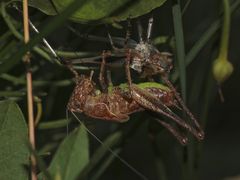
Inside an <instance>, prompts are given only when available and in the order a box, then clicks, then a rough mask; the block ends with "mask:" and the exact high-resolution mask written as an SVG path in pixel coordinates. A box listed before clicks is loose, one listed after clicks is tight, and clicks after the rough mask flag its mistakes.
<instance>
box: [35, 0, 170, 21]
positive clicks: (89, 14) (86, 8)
mask: <svg viewBox="0 0 240 180" xmlns="http://www.w3.org/2000/svg"><path fill="white" fill-rule="evenodd" d="M79 1H81V3H82V6H81V7H80V8H79V9H78V10H77V11H76V12H75V13H74V14H73V15H72V16H71V17H70V19H71V20H73V21H75V22H80V23H87V22H91V21H99V20H102V22H106V21H107V22H114V21H123V20H126V19H127V18H128V17H129V16H131V18H135V17H138V16H141V15H143V14H146V13H148V12H150V11H151V10H153V9H155V8H157V7H160V6H161V5H162V4H163V3H164V2H165V1H166V0H135V1H132V0H114V1H113V0H112V1H109V0H79ZM72 2H74V0H53V4H54V6H55V8H56V10H57V12H56V11H55V10H54V6H53V5H52V4H51V3H50V1H48V0H44V1H43V0H31V1H30V5H31V6H33V7H35V8H38V9H39V10H41V11H42V12H44V13H45V14H47V15H56V14H57V13H60V12H62V11H63V10H64V9H65V8H66V7H67V6H69V5H70V4H71V3H72Z"/></svg>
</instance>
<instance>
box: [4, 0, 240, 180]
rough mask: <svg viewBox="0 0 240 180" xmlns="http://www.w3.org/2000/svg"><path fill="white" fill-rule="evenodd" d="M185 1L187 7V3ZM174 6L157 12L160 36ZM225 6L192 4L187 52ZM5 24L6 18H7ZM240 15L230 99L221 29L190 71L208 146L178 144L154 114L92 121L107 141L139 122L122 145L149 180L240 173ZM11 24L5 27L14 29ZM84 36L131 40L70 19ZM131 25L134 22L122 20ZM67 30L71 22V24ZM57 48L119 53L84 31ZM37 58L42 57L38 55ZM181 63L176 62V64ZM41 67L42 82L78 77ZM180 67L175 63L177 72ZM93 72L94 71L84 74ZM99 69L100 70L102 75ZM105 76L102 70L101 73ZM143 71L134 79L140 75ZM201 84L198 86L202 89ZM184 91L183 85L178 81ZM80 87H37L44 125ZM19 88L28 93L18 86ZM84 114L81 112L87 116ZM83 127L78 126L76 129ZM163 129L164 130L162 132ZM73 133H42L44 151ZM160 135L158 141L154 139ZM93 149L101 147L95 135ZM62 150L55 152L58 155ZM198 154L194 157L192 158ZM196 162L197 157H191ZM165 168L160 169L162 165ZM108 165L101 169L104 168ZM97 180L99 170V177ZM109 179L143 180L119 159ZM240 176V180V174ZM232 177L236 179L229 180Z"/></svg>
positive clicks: (118, 79)
mask: <svg viewBox="0 0 240 180" xmlns="http://www.w3.org/2000/svg"><path fill="white" fill-rule="evenodd" d="M184 4H185V1H184V2H182V6H184ZM171 6H172V2H171V1H167V2H166V3H165V4H164V5H163V6H162V7H160V8H157V9H155V10H154V11H153V16H154V26H153V33H152V37H153V39H154V37H158V36H172V35H173V34H174V31H173V23H172V12H171ZM9 12H10V13H11V15H12V16H13V17H14V18H16V19H17V20H19V21H20V19H18V18H20V17H18V15H17V13H16V12H14V10H11V8H9ZM220 12H221V2H220V1H218V0H211V1H207V0H202V1H192V2H191V3H190V5H189V7H188V8H187V10H186V12H185V14H184V15H183V28H184V29H183V30H184V40H185V48H186V52H189V50H190V49H191V48H192V46H193V45H194V43H195V42H197V41H198V40H199V38H200V37H201V35H202V34H203V33H204V32H205V31H206V30H207V29H208V28H209V26H210V25H211V24H212V23H213V22H214V21H215V20H216V19H217V18H218V17H220V16H219V15H220ZM30 15H31V17H32V20H33V21H35V22H37V23H41V22H42V21H44V20H46V19H47V18H48V17H47V16H45V15H44V14H42V13H41V12H39V11H37V10H35V9H33V8H32V9H30ZM149 16H150V14H146V15H144V16H142V17H141V22H142V24H143V25H144V27H145V29H146V26H147V21H148V18H149ZM1 21H2V20H1ZM135 22H136V20H135V19H133V20H132V24H133V27H132V36H131V38H132V39H135V40H137V32H136V23H135ZM239 22H240V11H239V8H238V10H236V11H235V13H234V14H232V22H231V33H230V44H229V60H230V61H231V62H232V64H233V66H234V72H233V74H232V75H231V76H230V78H229V79H228V80H227V81H226V82H225V83H224V84H222V85H221V89H222V92H223V95H224V98H225V101H224V102H221V101H220V97H219V95H218V88H219V87H218V86H217V83H216V82H215V81H214V80H213V79H212V78H213V77H212V75H211V68H212V62H213V60H214V59H215V58H216V57H217V53H218V47H219V37H220V31H218V32H217V33H215V34H214V36H213V37H212V38H211V39H210V40H209V41H208V43H207V44H206V45H205V47H204V48H203V49H202V50H201V51H200V53H199V54H198V56H197V57H196V58H195V59H194V61H193V62H192V63H191V64H190V65H189V66H188V67H187V76H186V77H187V100H188V101H187V105H188V107H189V108H190V109H191V111H192V112H193V113H194V114H195V115H196V116H197V117H198V118H199V119H200V122H201V123H202V124H204V128H205V133H206V137H205V139H204V141H203V142H197V140H196V139H194V138H191V143H190V144H189V145H188V146H187V147H182V146H181V145H179V144H178V142H177V141H176V140H175V139H174V138H173V136H172V135H171V134H169V133H168V132H167V131H166V130H164V129H163V128H162V127H161V126H159V125H158V124H156V123H155V122H153V121H152V120H151V119H150V118H149V114H148V113H137V114H134V115H132V116H131V120H130V121H129V122H127V123H126V124H122V125H117V124H115V123H108V122H100V121H97V120H89V119H88V120H86V121H87V124H89V128H90V129H92V130H93V131H94V132H95V134H96V135H97V136H99V137H100V138H101V139H103V138H104V137H107V136H108V135H109V134H111V133H112V132H113V131H114V130H115V129H118V128H123V130H125V129H128V128H130V129H131V127H132V126H133V125H134V123H136V122H139V124H140V125H139V127H138V129H137V130H136V131H135V132H134V133H133V134H132V135H131V136H129V137H128V138H126V139H125V141H124V142H123V144H122V145H121V146H120V147H121V150H122V152H121V153H120V156H121V157H122V158H123V159H125V160H126V161H127V162H129V164H131V165H132V166H133V167H134V168H136V169H137V170H138V171H140V172H141V173H142V174H144V175H146V176H147V177H148V178H149V179H152V180H155V179H169V180H172V179H201V180H220V179H226V180H227V178H229V177H232V176H238V175H240V155H239V152H240V143H239V138H240V131H239V127H240V118H239V117H240V111H239V101H240V93H239V92H240V84H239V77H240V70H239V69H240V68H239V66H240V63H239V62H240V59H239V57H240V51H239V41H240V35H239V32H240V26H239ZM1 24H3V26H2V27H3V29H6V25H5V24H4V23H3V22H1ZM68 24H70V25H71V26H73V27H74V28H75V29H77V30H78V31H80V32H81V33H89V34H94V35H98V36H102V37H107V31H109V32H110V33H111V35H112V36H118V37H124V34H125V29H116V28H113V27H110V26H109V27H108V28H106V27H105V25H93V26H90V25H80V24H75V23H71V22H68ZM121 24H122V25H123V27H124V28H125V26H126V22H122V23H121ZM65 25H66V24H65ZM47 39H48V40H49V42H50V44H51V45H52V46H53V47H55V48H56V49H59V50H68V51H72V52H74V51H94V52H101V50H103V49H109V48H111V47H110V45H109V44H106V43H102V42H96V41H89V40H87V39H82V38H79V37H78V36H77V35H76V34H74V33H72V32H71V31H69V29H68V28H66V26H63V27H61V28H60V29H58V30H56V31H55V32H54V33H52V34H51V35H50V36H48V37H47ZM158 48H159V49H160V50H162V51H166V50H169V51H171V52H173V53H174V51H173V50H172V48H171V47H170V46H168V45H165V44H164V45H159V46H158ZM34 58H36V59H37V58H39V57H38V56H37V55H33V59H34ZM175 62H176V59H174V63H175ZM33 66H37V67H38V70H37V71H36V73H34V75H33V78H34V79H37V80H51V81H55V80H62V79H71V78H72V75H71V74H70V73H69V72H68V70H66V69H65V68H64V67H60V66H56V65H54V64H51V63H48V62H46V61H44V60H41V61H40V62H39V61H35V60H33ZM177 68H178V67H177V65H176V63H175V66H174V69H175V70H176V69H177ZM22 72H24V68H22V67H21V66H18V67H16V68H14V69H13V70H11V72H10V73H11V74H13V75H15V76H19V75H20V74H21V73H22ZM80 72H83V73H89V71H80ZM96 72H97V71H96ZM122 72H123V70H122V69H121V68H114V69H112V74H113V81H114V83H116V84H118V83H122V82H125V76H124V73H122ZM96 74H97V73H96ZM136 76H137V74H134V77H136ZM0 81H1V85H0V87H1V88H5V89H6V88H7V87H8V86H10V84H9V82H8V81H5V80H2V79H1V80H0ZM196 84H198V86H196ZM175 85H176V87H177V88H178V89H180V86H179V81H177V82H176V83H175ZM73 86H74V85H73V83H72V84H71V86H66V87H54V86H51V85H50V86H47V87H35V88H34V92H35V93H37V94H41V93H43V92H44V93H46V94H45V95H44V96H42V100H43V117H42V121H43V122H44V121H51V120H55V119H61V118H65V109H66V104H67V101H68V98H69V96H70V94H71V91H72V88H73ZM14 88H15V89H18V88H19V89H21V87H19V86H15V87H14ZM18 103H19V104H20V106H21V108H22V109H23V111H24V112H26V109H25V107H26V103H25V100H24V99H18ZM80 117H81V115H80ZM77 125H78V124H77V122H73V123H71V124H70V129H73V128H74V127H76V126H77ZM156 128H157V129H158V130H157V131H156ZM65 133H66V128H62V129H57V130H50V131H45V130H38V131H37V136H38V138H37V140H38V142H37V144H38V145H37V146H38V148H39V149H41V148H42V147H44V145H45V144H46V142H48V141H52V142H55V143H59V142H60V140H61V139H62V138H63V137H65ZM58 135H59V136H58ZM151 135H153V136H154V142H155V143H154V142H153V141H152V139H151V138H150V137H151ZM91 145H92V146H91V151H92V152H94V149H95V148H96V147H97V146H98V145H99V144H98V143H97V142H95V141H94V139H92V138H91ZM55 150H56V147H55V148H53V149H52V151H53V152H54V151H55ZM191 152H193V154H191ZM51 158H52V157H46V158H44V160H45V161H46V163H49V162H50V160H51ZM191 158H193V159H194V160H191ZM156 164H158V165H159V164H160V166H156ZM100 166H101V164H100ZM92 175H94V171H93V172H92ZM101 179H103V180H106V179H131V180H133V179H139V178H138V177H137V176H136V175H135V174H134V173H133V172H132V171H131V170H130V169H129V168H127V167H126V166H125V165H124V164H122V163H121V162H120V161H119V160H117V159H116V160H115V161H114V162H113V164H111V165H110V166H109V168H108V169H107V170H106V172H105V173H104V175H103V176H102V178H101ZM239 179H240V177H239ZM229 180H230V179H229Z"/></svg>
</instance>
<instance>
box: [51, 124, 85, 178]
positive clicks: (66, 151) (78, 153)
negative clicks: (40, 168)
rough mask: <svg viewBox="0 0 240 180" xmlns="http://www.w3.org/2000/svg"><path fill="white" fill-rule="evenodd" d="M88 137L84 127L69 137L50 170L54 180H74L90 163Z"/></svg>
mask: <svg viewBox="0 0 240 180" xmlns="http://www.w3.org/2000/svg"><path fill="white" fill-rule="evenodd" d="M88 143H89V142H88V136H87V132H86V130H85V127H84V125H81V127H80V128H78V129H76V130H74V131H73V132H72V133H71V134H70V135H69V136H67V137H66V138H65V139H64V141H63V142H62V144H61V145H60V147H59V148H58V150H57V152H56V154H55V156H54V157H53V160H52V162H51V164H50V167H49V169H48V171H49V173H50V174H51V176H52V177H53V178H56V179H57V178H60V179H61V180H74V179H76V177H77V175H78V174H79V173H80V172H81V171H82V170H83V168H84V167H85V166H86V165H87V164H88V162H89V144H88Z"/></svg>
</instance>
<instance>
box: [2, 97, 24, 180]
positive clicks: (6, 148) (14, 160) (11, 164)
mask: <svg viewBox="0 0 240 180" xmlns="http://www.w3.org/2000/svg"><path fill="white" fill-rule="evenodd" d="M27 134H28V132H27V126H26V122H25V120H24V117H23V114H22V112H21V110H20V108H19V107H18V105H17V104H16V103H14V102H13V101H0V142H1V143H0V179H8V180H11V179H16V177H17V179H19V180H21V179H23V180H26V179H28V172H27V171H26V169H25V167H24V166H28V165H29V149H28V146H27V141H28V139H27V137H28V135H27Z"/></svg>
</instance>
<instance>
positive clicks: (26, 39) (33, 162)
mask: <svg viewBox="0 0 240 180" xmlns="http://www.w3.org/2000/svg"><path fill="white" fill-rule="evenodd" d="M23 27H24V42H25V43H28V42H29V24H28V1H27V0H23ZM24 62H25V64H26V78H27V101H28V130H29V141H30V144H31V147H32V149H33V150H35V132H34V131H35V130H34V115H33V94H32V72H31V70H30V65H31V64H30V56H29V53H27V54H26V55H25V58H24ZM36 166H37V163H36V158H35V156H34V155H33V154H32V155H31V179H32V180H37V173H36Z"/></svg>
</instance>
